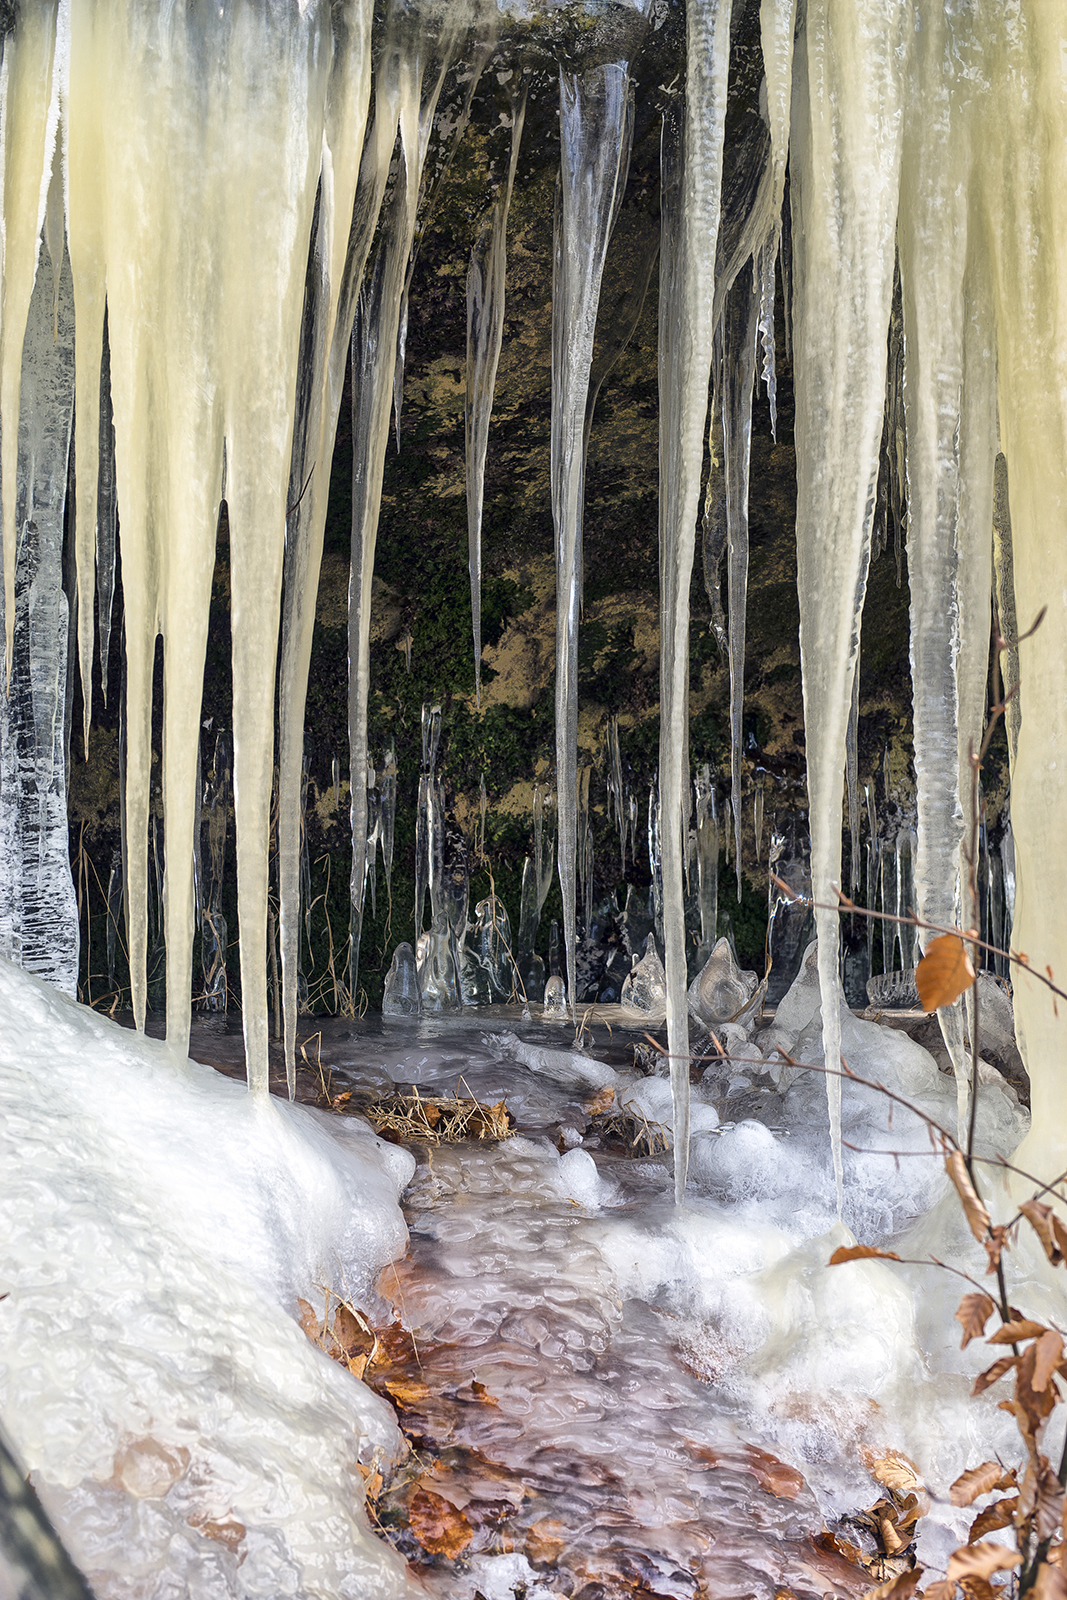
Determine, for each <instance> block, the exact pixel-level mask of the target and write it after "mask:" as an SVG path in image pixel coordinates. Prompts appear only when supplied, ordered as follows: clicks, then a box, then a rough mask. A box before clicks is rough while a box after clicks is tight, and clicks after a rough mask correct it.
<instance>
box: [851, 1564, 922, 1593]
mask: <svg viewBox="0 0 1067 1600" xmlns="http://www.w3.org/2000/svg"><path fill="white" fill-rule="evenodd" d="M922 1575H923V1569H922V1567H911V1568H909V1570H908V1571H907V1572H898V1573H897V1575H896V1577H895V1578H887V1579H886V1581H885V1582H884V1583H880V1584H879V1585H878V1587H877V1589H868V1590H867V1593H866V1594H865V1595H863V1596H862V1600H911V1596H912V1595H913V1594H914V1593H915V1591H916V1589H917V1588H918V1587H919V1584H920V1583H921V1582H922Z"/></svg>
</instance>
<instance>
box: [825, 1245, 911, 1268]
mask: <svg viewBox="0 0 1067 1600" xmlns="http://www.w3.org/2000/svg"><path fill="white" fill-rule="evenodd" d="M899 1260H900V1257H899V1256H898V1255H897V1253H896V1251H895V1250H877V1249H876V1248H875V1246H874V1245H873V1244H852V1245H847V1246H846V1245H842V1246H841V1247H840V1249H838V1250H835V1251H834V1253H833V1255H832V1256H831V1257H830V1260H829V1263H828V1264H829V1265H830V1266H831V1267H840V1266H841V1265H842V1264H843V1263H844V1262H846V1261H899Z"/></svg>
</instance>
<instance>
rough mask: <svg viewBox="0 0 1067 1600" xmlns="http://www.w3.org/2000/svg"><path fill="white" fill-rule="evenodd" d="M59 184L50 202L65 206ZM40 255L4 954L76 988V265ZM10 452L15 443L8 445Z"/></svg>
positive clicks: (9, 723) (24, 455)
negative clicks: (72, 705)
mask: <svg viewBox="0 0 1067 1600" xmlns="http://www.w3.org/2000/svg"><path fill="white" fill-rule="evenodd" d="M58 191H59V186H58V184H57V185H55V187H54V190H53V201H52V204H53V205H55V206H56V209H57V212H58V214H59V215H61V212H59V192H58ZM56 256H57V258H58V259H56V260H54V261H53V259H52V258H51V252H48V251H42V253H41V257H40V262H39V265H38V270H37V281H36V284H35V286H34V290H33V297H32V300H31V302H30V306H29V312H28V316H27V318H26V328H25V342H24V344H23V347H22V364H21V370H20V374H19V388H20V392H21V397H22V411H21V415H20V417H19V424H18V429H17V431H16V430H14V429H13V430H12V432H13V433H15V434H16V443H17V446H18V448H17V452H16V453H15V460H16V462H17V474H18V475H17V479H11V478H7V479H5V485H6V486H7V487H8V491H9V492H7V493H5V496H4V504H5V512H6V510H7V508H8V505H9V503H10V510H11V513H12V518H13V522H14V525H15V526H17V528H18V547H17V552H16V560H15V573H14V576H15V586H14V596H13V605H12V611H13V614H12V615H11V617H10V621H11V631H12V635H13V640H14V644H15V653H14V658H13V662H12V671H11V677H10V679H9V683H8V692H7V693H6V694H4V693H3V692H2V690H0V749H2V766H0V777H2V781H0V842H2V843H0V949H2V950H3V953H4V954H5V955H7V956H9V957H11V958H12V959H13V960H17V961H18V962H20V963H21V965H22V966H24V967H25V968H27V970H29V971H31V972H36V973H39V974H40V975H41V976H42V977H45V978H48V979H49V980H50V981H51V982H52V983H54V984H56V985H57V986H58V987H59V988H60V989H62V990H64V991H65V992H66V993H67V994H70V995H73V994H76V992H77V983H78V944H79V928H78V907H77V904H76V901H75V896H74V884H73V881H72V878H71V871H70V851H69V848H68V836H67V783H66V762H65V725H64V709H65V703H66V688H67V629H68V609H67V597H66V595H65V594H64V592H63V508H64V502H65V499H66V492H67V462H68V455H69V450H70V438H71V418H72V412H73V401H74V371H73V353H74V325H73V324H74V318H73V311H74V306H73V295H72V291H71V281H70V266H69V263H68V261H67V260H66V257H65V254H64V251H63V249H62V232H60V236H59V244H58V245H57V247H56ZM4 444H5V448H6V445H7V440H6V438H5V440H4Z"/></svg>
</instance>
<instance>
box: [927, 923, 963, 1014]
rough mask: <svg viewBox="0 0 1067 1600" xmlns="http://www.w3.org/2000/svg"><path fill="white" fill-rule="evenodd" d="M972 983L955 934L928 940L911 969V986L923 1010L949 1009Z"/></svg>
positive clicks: (959, 942) (945, 934)
mask: <svg viewBox="0 0 1067 1600" xmlns="http://www.w3.org/2000/svg"><path fill="white" fill-rule="evenodd" d="M973 982H974V968H973V967H972V966H971V958H970V956H969V955H968V954H967V947H966V945H965V944H964V942H963V940H962V939H961V938H960V936H959V934H958V933H943V934H942V935H941V937H940V938H939V939H931V941H930V943H929V944H928V945H927V947H926V954H925V955H924V956H923V958H922V960H921V961H920V962H919V965H918V967H917V968H916V969H915V986H916V988H917V989H918V991H919V1001H920V1003H921V1005H922V1008H923V1010H924V1011H936V1010H937V1008H938V1006H950V1005H951V1004H952V1002H953V1000H958V999H959V997H960V995H961V994H962V993H963V992H964V990H965V989H969V988H970V987H971V984H972V983H973Z"/></svg>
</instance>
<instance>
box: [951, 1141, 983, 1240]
mask: <svg viewBox="0 0 1067 1600" xmlns="http://www.w3.org/2000/svg"><path fill="white" fill-rule="evenodd" d="M945 1171H946V1172H947V1173H948V1175H949V1177H950V1178H951V1179H952V1182H953V1183H954V1184H955V1186H956V1193H957V1194H958V1195H959V1197H960V1200H961V1201H962V1203H963V1211H964V1215H965V1216H966V1218H967V1226H968V1227H969V1228H970V1230H971V1232H972V1233H973V1234H974V1236H975V1238H976V1239H977V1240H978V1243H979V1244H982V1243H983V1242H984V1240H985V1236H986V1234H987V1233H988V1232H989V1212H988V1211H987V1210H986V1208H985V1206H984V1205H983V1204H982V1202H981V1200H979V1198H978V1194H977V1192H976V1190H975V1187H974V1184H973V1183H972V1182H971V1175H970V1173H969V1172H968V1171H967V1163H966V1161H964V1159H963V1151H962V1150H953V1151H952V1153H951V1154H950V1155H947V1156H946V1157H945Z"/></svg>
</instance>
